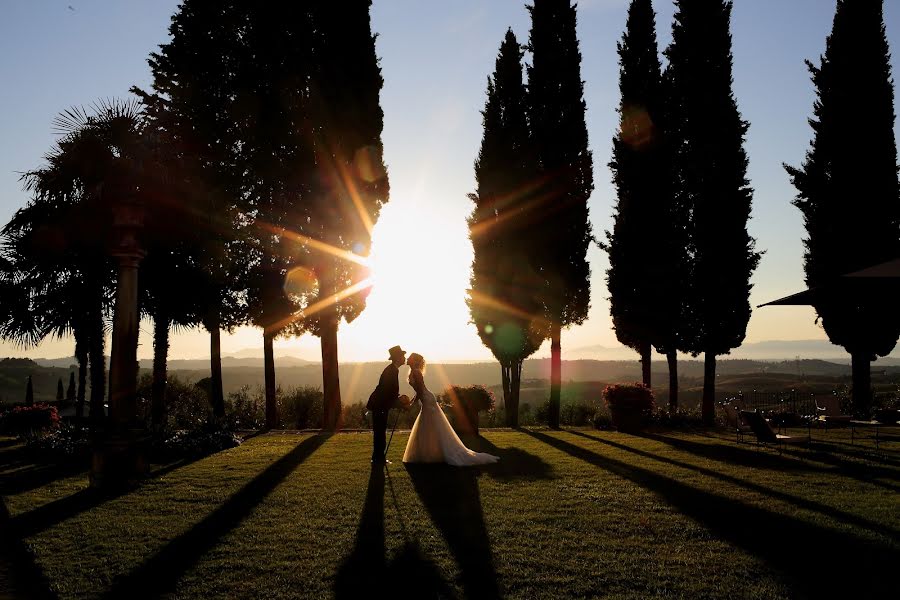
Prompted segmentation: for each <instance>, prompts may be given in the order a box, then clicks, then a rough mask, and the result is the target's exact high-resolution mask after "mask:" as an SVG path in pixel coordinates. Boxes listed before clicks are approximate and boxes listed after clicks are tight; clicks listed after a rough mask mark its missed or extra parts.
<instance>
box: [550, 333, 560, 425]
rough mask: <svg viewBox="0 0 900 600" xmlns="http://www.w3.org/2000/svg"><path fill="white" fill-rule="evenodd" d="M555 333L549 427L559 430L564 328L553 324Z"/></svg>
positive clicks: (551, 349)
mask: <svg viewBox="0 0 900 600" xmlns="http://www.w3.org/2000/svg"><path fill="white" fill-rule="evenodd" d="M552 327H553V332H552V333H551V334H550V411H549V413H548V417H547V420H548V425H550V427H552V428H554V429H559V395H560V393H559V391H560V386H561V385H562V347H561V344H560V337H562V327H560V326H559V325H557V324H555V323H554V324H553V325H552Z"/></svg>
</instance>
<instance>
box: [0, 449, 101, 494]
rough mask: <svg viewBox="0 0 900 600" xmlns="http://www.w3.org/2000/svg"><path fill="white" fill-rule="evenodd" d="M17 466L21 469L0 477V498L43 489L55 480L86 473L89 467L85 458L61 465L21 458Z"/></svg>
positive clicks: (10, 464) (9, 464) (8, 464)
mask: <svg viewBox="0 0 900 600" xmlns="http://www.w3.org/2000/svg"><path fill="white" fill-rule="evenodd" d="M4 458H6V457H4ZM6 464H7V467H12V466H14V465H13V463H12V462H10V463H6ZM17 464H19V465H21V466H22V468H19V469H16V470H15V471H12V472H9V473H4V474H2V475H0V496H10V495H13V494H21V493H23V492H27V491H30V490H33V489H36V488H39V487H43V486H45V485H47V484H48V483H50V482H52V481H56V480H57V479H64V478H66V477H72V476H73V475H78V474H79V473H87V469H88V467H89V461H88V459H86V458H85V459H82V458H73V459H72V460H71V461H68V462H61V463H40V462H36V461H34V460H33V459H28V458H22V459H21V460H18V461H17Z"/></svg>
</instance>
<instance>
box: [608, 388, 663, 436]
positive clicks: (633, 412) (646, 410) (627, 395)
mask: <svg viewBox="0 0 900 600" xmlns="http://www.w3.org/2000/svg"><path fill="white" fill-rule="evenodd" d="M603 399H604V401H605V402H606V406H607V408H609V413H610V416H611V417H612V421H613V423H614V424H615V425H616V429H618V430H619V431H634V430H637V429H640V428H641V427H642V426H643V425H645V424H646V423H647V422H648V421H649V419H650V414H651V412H652V411H653V406H654V400H653V390H651V389H650V388H649V387H647V386H645V385H644V384H643V383H622V384H616V385H608V386H606V389H604V390H603Z"/></svg>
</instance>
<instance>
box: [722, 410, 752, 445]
mask: <svg viewBox="0 0 900 600" xmlns="http://www.w3.org/2000/svg"><path fill="white" fill-rule="evenodd" d="M722 408H723V409H724V411H725V424H726V425H727V426H728V427H729V428H730V429H732V430H733V431H734V441H735V442H737V443H738V444H740V443H741V442H743V441H744V435H746V434H749V433H753V430H752V429H750V426H749V425H747V423H746V422H745V421H744V419H743V418H742V417H741V411H740V410H739V409H738V407H737V406H736V405H735V404H731V403H726V404H725V405H724V406H723V407H722Z"/></svg>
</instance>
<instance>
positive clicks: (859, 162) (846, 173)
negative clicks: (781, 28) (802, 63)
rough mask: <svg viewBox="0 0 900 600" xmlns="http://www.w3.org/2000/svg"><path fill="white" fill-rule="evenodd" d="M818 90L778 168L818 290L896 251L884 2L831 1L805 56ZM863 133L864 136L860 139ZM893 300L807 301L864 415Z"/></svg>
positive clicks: (895, 318)
mask: <svg viewBox="0 0 900 600" xmlns="http://www.w3.org/2000/svg"><path fill="white" fill-rule="evenodd" d="M806 64H807V67H808V68H809V71H810V73H811V74H812V81H813V85H814V86H815V88H816V98H817V99H816V102H815V105H814V107H813V114H814V116H813V118H812V119H811V120H810V125H811V126H812V129H813V139H812V142H811V144H810V149H809V151H808V152H807V154H806V160H805V161H804V163H803V165H802V167H800V168H794V167H790V166H787V165H786V166H785V168H786V169H787V171H788V173H789V174H790V177H791V180H792V182H793V184H794V187H795V188H797V197H796V199H795V200H794V205H795V206H796V207H797V208H799V209H800V211H801V212H802V213H803V219H804V222H805V225H806V233H807V238H806V239H805V240H804V244H805V246H806V252H805V255H804V269H805V272H806V284H807V285H808V286H809V287H818V286H822V285H827V284H829V283H831V282H832V281H833V280H834V279H835V278H837V277H839V276H840V275H844V274H847V273H851V272H853V271H857V270H860V269H863V268H865V267H869V266H872V265H875V264H878V263H881V262H885V261H888V260H892V259H894V258H897V257H898V256H900V185H898V180H897V145H896V140H895V139H894V119H895V113H894V90H893V85H892V81H891V67H890V51H889V48H888V41H887V36H886V33H885V26H884V16H883V5H882V2H879V1H877V0H872V1H869V2H859V1H858V0H854V1H848V0H838V2H837V8H836V12H835V15H834V24H833V27H832V31H831V35H830V36H828V39H827V43H826V47H825V54H824V55H823V56H821V58H820V63H819V65H818V66H815V65H814V64H813V63H812V62H810V61H807V63H806ZM861 136H862V137H861ZM895 305H896V299H894V298H892V297H890V296H889V295H881V296H874V295H869V296H865V297H861V296H859V295H856V294H847V295H843V294H836V295H835V296H834V297H832V298H829V299H827V300H826V299H823V300H821V301H819V302H818V303H816V304H815V305H814V307H815V309H816V313H817V314H818V318H819V319H821V321H822V326H823V327H824V328H825V332H826V333H827V334H828V338H829V339H830V340H831V342H832V343H834V344H837V345H839V346H843V347H844V348H846V350H847V352H849V353H850V355H851V357H852V372H853V390H852V396H853V404H854V411H855V412H857V413H858V414H861V415H862V414H865V413H867V411H868V409H869V406H870V400H871V379H870V362H871V361H872V360H874V359H875V358H876V357H877V356H885V355H886V354H888V353H890V352H891V350H893V348H894V345H895V344H896V343H897V338H898V336H900V314H898V313H897V311H896V306H895Z"/></svg>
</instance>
